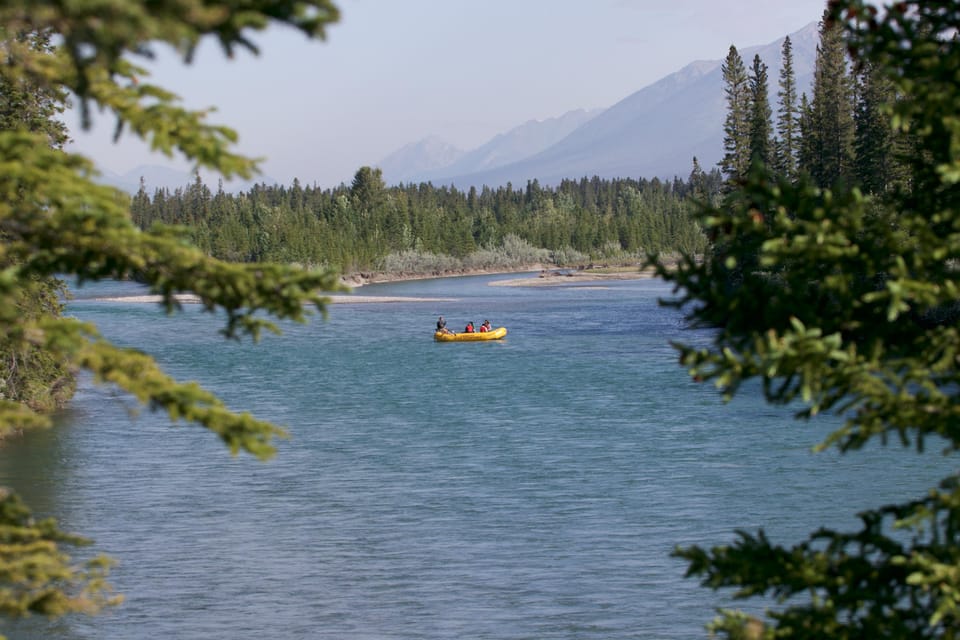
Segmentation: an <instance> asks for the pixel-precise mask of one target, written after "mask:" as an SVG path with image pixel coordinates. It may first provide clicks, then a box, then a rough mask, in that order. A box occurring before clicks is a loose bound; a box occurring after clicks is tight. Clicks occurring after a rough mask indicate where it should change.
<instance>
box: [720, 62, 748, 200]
mask: <svg viewBox="0 0 960 640" xmlns="http://www.w3.org/2000/svg"><path fill="white" fill-rule="evenodd" d="M721 69H722V71H723V83H724V89H723V92H724V95H725V96H726V101H727V117H726V120H725V121H724V125H723V150H724V156H723V159H722V160H721V161H720V162H719V166H720V169H721V170H722V171H723V173H724V175H725V176H726V178H727V182H728V184H730V185H734V184H736V183H737V182H738V181H740V180H741V179H742V178H743V177H744V176H746V174H747V170H748V169H749V167H750V86H749V82H748V80H747V70H746V68H745V67H744V65H743V59H742V58H741V57H740V54H739V53H738V52H737V48H736V47H734V46H733V45H730V50H729V52H728V53H727V57H726V59H725V60H724V62H723V66H722V67H721Z"/></svg>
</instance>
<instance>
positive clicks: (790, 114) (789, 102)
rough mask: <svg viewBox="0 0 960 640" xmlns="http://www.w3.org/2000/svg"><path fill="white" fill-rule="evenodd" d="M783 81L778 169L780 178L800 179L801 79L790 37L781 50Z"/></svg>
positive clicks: (776, 162) (781, 82) (779, 107)
mask: <svg viewBox="0 0 960 640" xmlns="http://www.w3.org/2000/svg"><path fill="white" fill-rule="evenodd" d="M780 53H781V64H780V79H779V83H778V84H779V87H780V88H779V90H778V91H777V98H778V99H779V106H778V107H777V142H776V148H775V157H776V161H775V162H774V167H775V169H776V172H777V175H779V176H781V177H783V178H785V179H786V180H790V181H792V180H795V179H796V177H797V156H798V155H799V145H800V140H799V139H800V116H799V113H798V106H797V79H796V72H795V71H794V69H793V43H792V42H791V41H790V36H787V37H786V38H784V39H783V46H782V47H781V50H780Z"/></svg>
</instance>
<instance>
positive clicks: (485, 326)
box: [480, 320, 491, 333]
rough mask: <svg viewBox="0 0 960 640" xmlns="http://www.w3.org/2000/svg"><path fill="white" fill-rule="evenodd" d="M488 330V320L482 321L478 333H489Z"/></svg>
mask: <svg viewBox="0 0 960 640" xmlns="http://www.w3.org/2000/svg"><path fill="white" fill-rule="evenodd" d="M490 330H491V329H490V321H489V320H484V321H483V324H482V325H480V333H486V332H487V331H490Z"/></svg>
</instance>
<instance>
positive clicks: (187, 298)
mask: <svg viewBox="0 0 960 640" xmlns="http://www.w3.org/2000/svg"><path fill="white" fill-rule="evenodd" d="M174 298H175V299H176V300H177V302H180V303H181V304H200V298H199V297H198V296H195V295H193V294H192V293H178V294H176V295H175V296H174ZM327 299H328V301H329V302H330V304H366V303H371V302H455V300H456V299H455V298H409V297H401V296H354V295H350V294H331V295H329V296H327ZM94 300H96V301H97V302H155V303H156V302H161V301H162V300H163V298H162V297H161V296H158V295H145V296H113V297H103V298H94Z"/></svg>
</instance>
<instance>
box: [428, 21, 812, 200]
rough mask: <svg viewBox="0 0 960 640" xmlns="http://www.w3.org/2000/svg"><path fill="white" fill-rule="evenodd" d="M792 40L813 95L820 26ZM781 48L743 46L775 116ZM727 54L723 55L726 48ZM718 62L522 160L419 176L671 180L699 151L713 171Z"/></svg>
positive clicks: (802, 80) (489, 181) (695, 67)
mask: <svg viewBox="0 0 960 640" xmlns="http://www.w3.org/2000/svg"><path fill="white" fill-rule="evenodd" d="M790 40H791V43H792V45H793V63H794V72H795V76H796V81H797V87H798V98H799V95H801V94H802V93H804V92H806V93H807V94H808V96H809V95H810V93H811V91H810V87H811V84H812V79H813V68H814V63H815V60H816V47H817V43H818V41H819V36H818V31H817V23H816V22H813V23H810V24H809V25H807V26H806V27H804V28H803V29H801V30H799V31H797V32H795V33H792V34H790ZM782 46H783V38H780V39H779V40H776V41H775V42H771V43H770V44H767V45H763V46H756V47H749V48H745V49H740V48H738V51H739V52H740V56H741V57H742V58H743V61H744V65H745V66H746V67H747V68H748V69H749V67H750V66H751V64H752V62H753V57H754V55H759V56H760V58H761V60H763V62H764V63H765V64H766V65H767V67H768V71H767V73H768V78H769V86H768V91H769V95H770V99H771V107H772V109H773V111H774V118H776V102H777V91H778V81H779V74H780V67H781V63H782V61H781V48H782ZM723 54H724V56H726V51H724V52H723ZM721 65H722V60H719V59H718V60H710V61H698V62H693V63H691V64H689V65H687V66H686V67H684V68H683V69H681V70H680V71H677V72H676V73H672V74H670V75H668V76H666V77H665V78H663V79H661V80H659V81H657V82H655V83H653V84H651V85H649V86H647V87H646V88H644V89H641V90H639V91H637V92H636V93H634V94H632V95H630V96H627V97H626V98H624V99H623V100H621V101H620V102H618V103H617V104H615V105H613V106H612V107H610V108H609V109H606V110H604V111H602V112H601V113H599V114H597V115H595V116H593V117H591V118H589V119H588V120H587V121H586V122H584V123H583V124H581V125H579V126H578V127H576V128H575V129H573V130H572V131H571V132H570V133H569V134H568V135H566V136H565V137H563V138H562V139H560V140H558V141H557V142H556V143H554V144H551V145H550V146H548V147H546V148H544V149H542V150H541V151H538V152H535V153H533V154H531V155H529V156H527V157H525V158H517V159H516V160H515V161H513V162H508V163H503V164H501V165H499V166H489V167H488V168H485V169H480V170H469V169H468V170H463V169H462V168H463V167H465V166H466V165H465V159H466V158H467V157H468V156H471V155H472V154H474V153H476V152H479V151H480V149H477V150H475V151H473V152H469V153H467V154H464V155H463V156H462V157H461V158H460V159H458V160H457V161H456V162H454V163H453V164H451V165H450V166H447V167H443V168H440V169H435V170H433V171H430V172H427V173H425V174H423V175H422V176H421V177H420V179H421V180H424V179H428V180H430V181H432V182H433V183H434V184H453V185H455V186H457V187H458V188H467V187H469V186H477V187H480V186H482V185H488V186H500V185H504V184H506V183H507V182H511V183H513V184H514V185H523V184H526V182H527V180H531V179H534V178H536V179H537V180H539V181H540V183H541V184H544V185H555V184H557V183H559V182H560V181H561V180H563V179H564V178H574V179H578V178H581V177H583V176H587V177H592V176H594V175H598V176H600V177H603V178H614V177H632V178H639V177H645V178H653V177H661V178H664V179H672V178H673V177H674V176H681V177H686V176H687V175H688V174H689V173H690V170H691V168H692V165H693V158H694V156H696V157H697V158H698V160H699V162H700V166H702V167H703V168H704V169H705V170H709V169H711V168H712V167H714V166H716V164H717V163H718V162H719V161H720V159H721V157H722V155H723V121H724V119H725V117H726V102H725V99H724V95H723V77H722V71H721ZM504 135H507V134H504ZM494 140H496V138H495V139H494ZM493 142H494V141H493V140H491V142H490V143H488V144H492V143H493ZM484 146H487V145H484ZM482 148H483V147H481V149H482Z"/></svg>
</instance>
